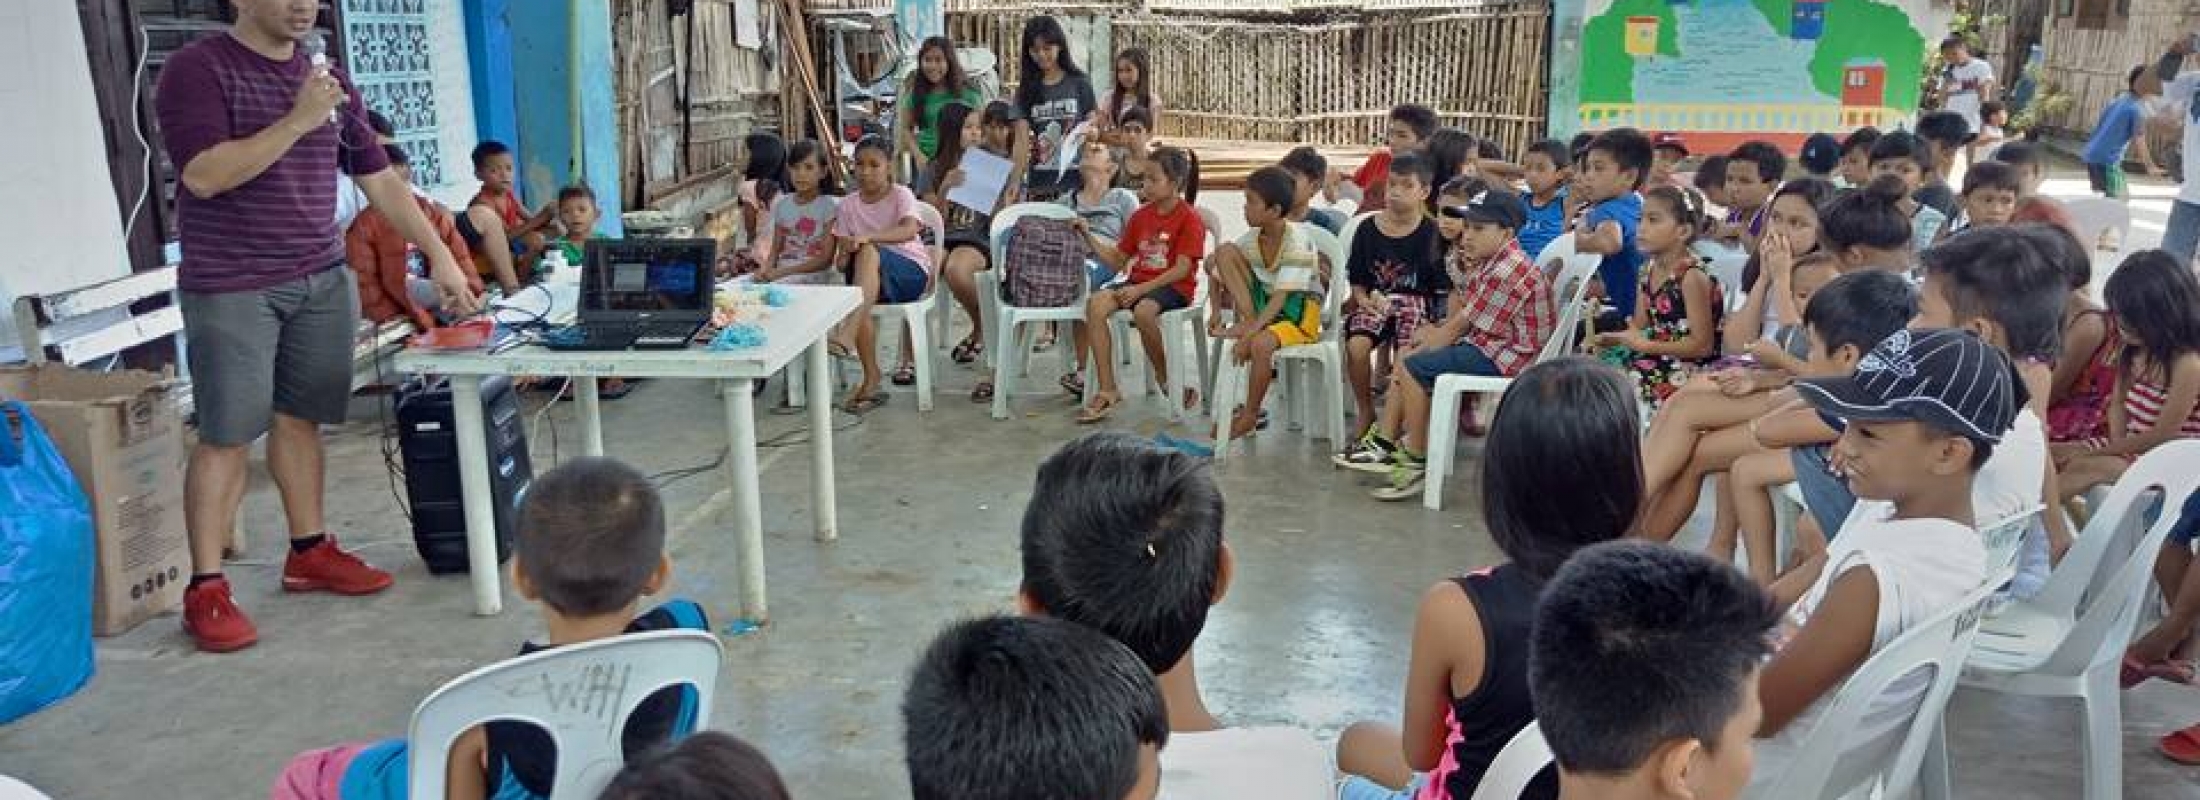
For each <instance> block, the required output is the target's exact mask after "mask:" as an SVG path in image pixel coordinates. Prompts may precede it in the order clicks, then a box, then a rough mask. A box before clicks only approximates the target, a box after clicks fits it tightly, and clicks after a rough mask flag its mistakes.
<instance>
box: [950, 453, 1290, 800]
mask: <svg viewBox="0 0 2200 800" xmlns="http://www.w3.org/2000/svg"><path fill="white" fill-rule="evenodd" d="M1031 497H1032V500H1031V503H1030V504H1029V505H1028V506H1027V507H1026V508H1025V509H1024V516H1023V524H1022V533H1021V536H1020V539H1021V550H1022V562H1023V579H1022V583H1021V587H1020V589H1019V593H1018V602H1019V604H1020V606H1021V607H1022V609H1023V610H1024V612H1025V613H1027V614H1030V615H1033V616H1043V617H1050V618H1054V619H1058V620H1062V621H1064V622H1069V623H1074V624H1076V625H1078V626H1080V627H1085V628H1090V629H1092V630H1095V631H1098V632H1099V633H1101V634H1103V635H1105V636H1107V637H1108V638H1110V639H1113V640H1114V641H1115V642H1118V643H1120V644H1121V645H1122V646H1124V647H1128V648H1129V649H1130V652H1132V653H1134V654H1136V656H1137V661H1136V662H1134V663H1139V664H1142V665H1143V667H1142V671H1144V672H1146V673H1148V674H1150V675H1152V676H1156V678H1155V680H1157V681H1158V683H1159V686H1160V691H1161V699H1162V704H1161V705H1162V707H1163V708H1164V709H1165V713H1166V728H1165V730H1166V732H1167V743H1168V748H1167V749H1166V750H1163V751H1162V752H1161V756H1160V771H1161V774H1162V775H1163V782H1164V785H1165V786H1166V787H1167V792H1168V796H1169V797H1170V798H1171V800H1207V799H1208V798H1242V797H1261V798H1273V800H1327V798H1329V797H1331V793H1332V791H1333V786H1334V780H1333V777H1334V775H1333V773H1332V771H1331V770H1330V768H1329V761H1328V759H1327V758H1325V757H1323V753H1322V749H1321V746H1320V745H1319V744H1317V743H1316V742H1315V740H1314V737H1313V736H1312V735H1311V734H1309V733H1307V732H1306V731H1303V730H1299V729H1295V728H1266V727H1264V728H1247V727H1232V726H1229V725H1226V724H1224V722H1223V721H1222V720H1221V719H1218V718H1217V717H1216V716H1215V715H1214V714H1213V713H1212V712H1210V711H1208V710H1207V705H1206V703H1205V701H1204V700H1203V699H1202V696H1201V693H1200V689H1199V679H1198V670H1197V669H1196V668H1195V666H1194V662H1195V660H1196V658H1195V655H1194V644H1195V643H1196V642H1197V641H1198V639H1199V635H1200V631H1201V630H1202V629H1204V628H1205V627H1206V624H1207V620H1208V612H1209V610H1210V609H1211V608H1212V607H1213V606H1215V605H1216V604H1219V603H1221V602H1222V601H1223V598H1224V597H1225V596H1226V595H1227V594H1228V593H1229V590H1230V584H1231V580H1232V579H1233V577H1234V576H1235V574H1236V564H1237V562H1236V560H1235V558H1234V557H1233V556H1232V555H1231V551H1230V546H1229V544H1228V543H1227V542H1226V541H1225V539H1224V536H1223V527H1224V508H1223V498H1222V490H1221V488H1220V487H1218V486H1217V485H1216V484H1215V480H1214V475H1213V473H1212V471H1211V469H1210V467H1209V465H1208V462H1207V460H1206V459H1204V458H1200V457H1197V456H1193V455H1190V454H1187V453H1184V452H1182V451H1180V450H1176V449H1174V448H1167V447H1161V446H1159V445H1156V444H1154V443H1153V442H1150V441H1147V440H1144V439H1140V438H1138V437H1134V436H1131V435H1129V434H1125V433H1117V432H1102V433H1095V434H1092V435H1089V436H1085V437H1082V438H1079V439H1077V440H1075V441H1072V442H1070V443H1069V444H1067V445H1064V446H1063V447H1062V448H1061V449H1060V450H1057V451H1056V452H1055V453H1054V454H1053V455H1052V456H1049V457H1048V458H1047V459H1046V460H1045V461H1044V462H1041V463H1040V465H1039V470H1038V477H1037V479H1036V480H1035V481H1034V482H1033V486H1032V493H1031ZM1044 699H1045V700H1046V701H1047V702H1054V699H1053V698H1044ZM912 724H913V721H912ZM910 757H911V759H912V760H914V759H915V758H917V757H918V754H917V753H915V752H912V753H911V756H910ZM919 796H920V797H922V796H923V795H922V793H920V794H919ZM1023 796H1025V797H1040V796H1045V797H1098V796H1102V795H1095V794H1081V795H1057V794H1044V795H1042V794H1027V795H1023Z"/></svg>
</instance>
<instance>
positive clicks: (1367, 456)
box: [1329, 431, 1397, 474]
mask: <svg viewBox="0 0 2200 800" xmlns="http://www.w3.org/2000/svg"><path fill="white" fill-rule="evenodd" d="M1396 451H1397V446H1396V445H1393V444H1391V443H1390V441H1389V440H1387V439H1384V438H1383V437H1381V436H1377V435H1375V432H1374V431H1368V432H1367V435H1366V436H1362V437H1360V440H1359V441H1357V442H1353V443H1352V446H1351V447H1347V448H1345V451H1344V452H1342V453H1338V454H1336V455H1335V456H1332V457H1330V459H1329V461H1330V463H1332V464H1335V465H1337V466H1339V467H1342V468H1344V469H1350V470H1358V471H1360V472H1372V473H1376V474H1381V473H1386V472H1389V471H1390V457H1391V454H1392V453H1394V452H1396Z"/></svg>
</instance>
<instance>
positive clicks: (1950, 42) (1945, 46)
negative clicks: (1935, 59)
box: [1940, 34, 1971, 52]
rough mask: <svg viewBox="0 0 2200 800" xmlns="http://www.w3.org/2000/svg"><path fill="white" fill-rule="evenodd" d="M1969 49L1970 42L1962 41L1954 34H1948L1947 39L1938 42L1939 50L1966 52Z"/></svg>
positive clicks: (1961, 38)
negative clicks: (1960, 50)
mask: <svg viewBox="0 0 2200 800" xmlns="http://www.w3.org/2000/svg"><path fill="white" fill-rule="evenodd" d="M1970 48H1971V43H1970V42H1967V41H1964V39H1963V37H1961V36H1957V35H1954V34H1950V35H1949V36H1948V38H1945V39H1942V40H1940V49H1942V50H1955V49H1962V50H1964V51H1966V52H1968V51H1969V50H1970Z"/></svg>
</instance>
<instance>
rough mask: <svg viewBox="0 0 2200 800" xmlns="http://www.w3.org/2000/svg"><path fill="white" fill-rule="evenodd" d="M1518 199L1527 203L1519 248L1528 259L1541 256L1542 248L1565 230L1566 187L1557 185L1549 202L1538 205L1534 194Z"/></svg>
mask: <svg viewBox="0 0 2200 800" xmlns="http://www.w3.org/2000/svg"><path fill="white" fill-rule="evenodd" d="M1520 199H1522V200H1525V201H1527V205H1528V221H1527V223H1525V224H1523V225H1521V226H1520V250H1521V252H1524V253H1527V254H1528V258H1529V259H1530V260H1534V259H1537V258H1541V257H1542V256H1543V248H1544V247H1546V246H1548V245H1549V244H1550V243H1551V240H1552V239H1556V238H1558V236H1559V234H1562V233H1565V232H1566V187H1563V186H1561V187H1559V189H1558V194H1557V195H1555V196H1553V197H1552V198H1551V202H1548V203H1544V204H1543V205H1540V206H1539V205H1536V204H1535V195H1534V194H1527V195H1522V196H1521V198H1520Z"/></svg>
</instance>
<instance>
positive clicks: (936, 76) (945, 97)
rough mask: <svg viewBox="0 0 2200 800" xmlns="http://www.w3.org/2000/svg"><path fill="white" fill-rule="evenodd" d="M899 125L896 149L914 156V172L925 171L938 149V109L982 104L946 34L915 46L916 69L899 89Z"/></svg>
mask: <svg viewBox="0 0 2200 800" xmlns="http://www.w3.org/2000/svg"><path fill="white" fill-rule="evenodd" d="M901 96H902V102H901V125H900V126H899V127H900V131H899V132H898V133H897V134H896V135H895V137H896V139H897V145H896V146H897V148H898V149H899V150H901V151H902V152H904V153H910V154H913V155H915V156H916V159H917V171H916V174H919V175H921V174H924V171H925V169H926V168H927V167H928V166H930V164H931V162H932V158H933V157H934V156H936V155H938V154H939V152H940V109H942V108H945V107H946V106H947V104H948V103H961V104H963V105H966V106H969V107H971V108H977V107H979V106H981V105H984V103H983V100H984V98H983V97H982V96H981V94H980V93H979V91H978V87H977V86H975V85H973V84H972V83H971V82H970V78H969V76H968V75H966V74H964V73H963V68H962V63H961V62H959V61H956V60H955V41H954V40H953V39H949V38H947V37H945V36H934V37H931V38H929V39H926V40H924V44H923V45H921V46H919V47H918V48H917V71H916V72H913V73H910V75H909V86H908V87H907V89H906V90H905V91H903V92H902V95H901Z"/></svg>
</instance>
